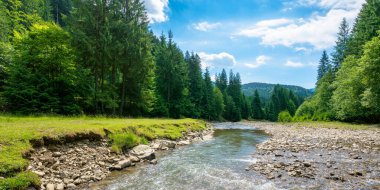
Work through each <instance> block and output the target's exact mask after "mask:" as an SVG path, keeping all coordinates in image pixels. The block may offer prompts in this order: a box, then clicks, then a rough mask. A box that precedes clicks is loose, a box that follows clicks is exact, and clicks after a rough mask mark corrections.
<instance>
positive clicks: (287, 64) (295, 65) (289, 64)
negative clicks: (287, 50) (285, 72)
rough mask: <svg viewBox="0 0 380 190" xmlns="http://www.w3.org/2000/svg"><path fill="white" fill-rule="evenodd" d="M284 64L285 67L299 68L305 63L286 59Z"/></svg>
mask: <svg viewBox="0 0 380 190" xmlns="http://www.w3.org/2000/svg"><path fill="white" fill-rule="evenodd" d="M285 66H286V67H295V68H299V67H304V66H305V65H304V64H302V63H301V62H293V61H287V62H286V63H285Z"/></svg>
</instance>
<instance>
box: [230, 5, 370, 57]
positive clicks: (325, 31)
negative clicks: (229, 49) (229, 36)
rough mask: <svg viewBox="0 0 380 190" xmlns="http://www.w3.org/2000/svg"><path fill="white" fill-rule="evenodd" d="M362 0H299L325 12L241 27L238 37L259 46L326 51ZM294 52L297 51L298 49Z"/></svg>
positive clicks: (356, 11)
mask: <svg viewBox="0 0 380 190" xmlns="http://www.w3.org/2000/svg"><path fill="white" fill-rule="evenodd" d="M363 2H364V0H345V1H342V0H299V1H298V3H299V4H305V5H315V6H318V7H321V8H325V9H327V10H328V11H327V13H325V14H319V13H315V14H313V15H312V16H311V17H310V18H306V19H305V18H299V19H286V18H280V19H271V20H263V21H259V22H257V23H256V24H254V25H253V26H250V27H243V28H242V29H241V30H240V31H238V32H237V35H239V36H245V37H253V38H260V39H261V44H264V45H269V46H276V45H283V46H286V47H292V48H294V47H295V46H297V47H299V46H300V45H310V46H312V47H313V48H315V49H324V48H329V47H331V46H333V45H334V44H335V40H336V33H337V32H338V27H339V24H340V22H341V21H342V19H343V18H346V19H347V20H348V21H349V22H350V23H353V22H354V20H355V18H356V16H357V14H358V12H359V11H360V8H361V5H362V3H363ZM298 50H300V49H299V48H298Z"/></svg>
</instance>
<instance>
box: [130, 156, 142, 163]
mask: <svg viewBox="0 0 380 190" xmlns="http://www.w3.org/2000/svg"><path fill="white" fill-rule="evenodd" d="M129 159H130V160H131V161H132V162H139V161H140V158H138V157H137V156H130V157H129Z"/></svg>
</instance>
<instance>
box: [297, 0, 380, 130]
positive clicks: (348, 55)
mask: <svg viewBox="0 0 380 190" xmlns="http://www.w3.org/2000/svg"><path fill="white" fill-rule="evenodd" d="M379 57H380V2H379V1H376V0H368V1H367V3H366V4H364V5H363V7H362V9H361V11H360V13H359V15H358V17H357V18H356V21H355V23H354V25H353V26H352V27H351V26H349V24H348V23H347V21H346V19H343V20H342V22H341V25H340V27H339V33H338V34H337V40H336V45H335V47H334V49H333V52H331V54H330V56H329V54H328V53H327V52H326V51H324V52H323V54H322V56H321V59H320V62H319V67H318V82H317V86H316V92H315V95H314V96H313V97H312V98H310V99H308V100H307V101H305V102H304V103H303V104H302V105H301V106H300V108H299V109H298V110H297V112H296V114H295V117H294V120H296V121H303V120H321V121H329V120H339V121H346V122H366V123H377V122H380V59H379Z"/></svg>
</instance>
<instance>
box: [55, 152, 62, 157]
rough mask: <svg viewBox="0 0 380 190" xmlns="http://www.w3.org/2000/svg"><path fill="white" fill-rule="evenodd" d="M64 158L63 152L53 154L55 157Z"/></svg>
mask: <svg viewBox="0 0 380 190" xmlns="http://www.w3.org/2000/svg"><path fill="white" fill-rule="evenodd" d="M60 156H62V153H61V152H53V157H60Z"/></svg>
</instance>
